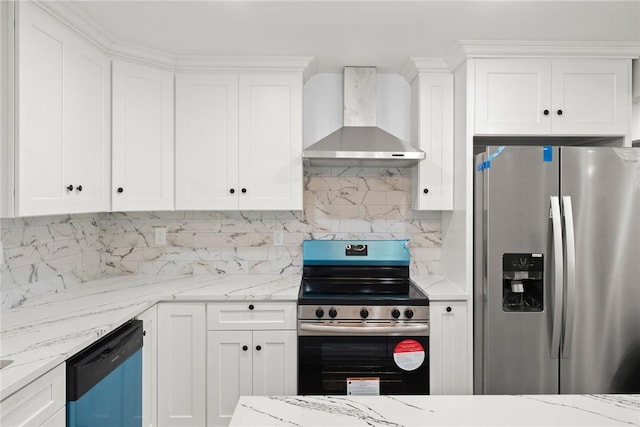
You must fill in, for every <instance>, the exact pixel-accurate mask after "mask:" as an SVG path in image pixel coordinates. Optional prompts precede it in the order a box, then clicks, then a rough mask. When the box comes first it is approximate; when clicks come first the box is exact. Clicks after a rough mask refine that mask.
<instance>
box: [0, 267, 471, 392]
mask: <svg viewBox="0 0 640 427" xmlns="http://www.w3.org/2000/svg"><path fill="white" fill-rule="evenodd" d="M412 279H413V280H414V281H415V282H416V284H418V285H419V286H420V287H421V288H422V289H423V290H424V291H425V292H426V293H427V295H428V296H429V297H430V298H433V299H434V300H436V299H441V300H451V299H466V295H465V294H464V292H462V291H461V290H460V288H459V287H457V286H456V285H455V284H453V283H451V282H449V281H448V280H446V279H445V278H443V277H441V276H416V277H412ZM299 287H300V276H298V275H292V276H284V277H283V276H279V275H258V274H256V275H229V276H216V275H201V276H143V275H132V276H117V277H110V278H105V279H100V280H95V281H91V282H86V283H82V284H78V285H75V286H72V287H70V288H68V289H67V290H65V291H64V292H60V293H51V294H46V295H41V296H37V297H33V298H31V299H28V300H27V301H25V302H24V303H23V304H22V305H20V306H18V307H15V308H12V309H9V310H3V311H2V313H1V314H0V360H6V359H8V360H13V363H12V364H11V365H9V366H7V367H5V368H3V369H1V370H0V400H2V399H4V398H6V397H8V396H9V395H11V394H13V393H14V392H16V391H17V390H19V389H20V388H22V387H24V386H25V385H27V384H28V383H30V382H31V381H33V380H35V379H36V378H38V377H39V376H41V375H43V374H45V373H46V372H48V371H49V370H51V369H53V368H55V367H56V366H58V365H59V364H60V363H63V362H64V361H65V360H66V359H68V358H69V357H70V356H72V355H74V354H75V353H77V352H78V351H80V350H82V349H83V348H85V347H87V346H88V345H90V344H92V343H94V342H95V341H97V340H98V339H99V338H101V337H102V336H104V335H106V334H107V333H109V332H111V331H112V330H114V329H116V328H117V327H118V326H120V325H122V324H123V323H125V322H127V321H128V320H130V319H132V318H134V317H135V316H137V315H139V314H140V313H142V312H143V311H145V310H146V309H148V308H149V307H151V306H153V305H154V304H156V303H157V302H160V301H202V302H207V301H249V300H251V301H297V299H298V292H299Z"/></svg>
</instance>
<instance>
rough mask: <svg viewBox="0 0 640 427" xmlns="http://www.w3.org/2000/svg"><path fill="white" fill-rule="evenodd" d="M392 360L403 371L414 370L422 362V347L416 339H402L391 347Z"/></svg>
mask: <svg viewBox="0 0 640 427" xmlns="http://www.w3.org/2000/svg"><path fill="white" fill-rule="evenodd" d="M393 360H394V361H395V362H396V365H398V367H399V368H400V369H402V370H403V371H415V370H416V369H418V368H419V367H420V366H422V363H423V362H424V347H422V344H420V343H419V342H418V341H416V340H410V339H408V340H402V341H400V342H399V343H398V344H396V347H395V348H394V349H393Z"/></svg>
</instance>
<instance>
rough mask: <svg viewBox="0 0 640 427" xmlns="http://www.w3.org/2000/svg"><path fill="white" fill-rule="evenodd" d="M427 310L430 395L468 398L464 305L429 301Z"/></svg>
mask: <svg viewBox="0 0 640 427" xmlns="http://www.w3.org/2000/svg"><path fill="white" fill-rule="evenodd" d="M429 310H430V311H429V313H430V315H429V319H430V324H431V332H430V336H429V348H430V352H429V375H430V385H431V394H470V393H471V382H470V381H469V378H468V377H469V375H470V373H469V369H468V366H469V365H468V363H467V359H468V357H469V356H470V355H468V354H467V353H468V349H469V347H468V343H467V338H468V334H467V329H468V328H467V303H466V302H465V301H431V303H430V305H429Z"/></svg>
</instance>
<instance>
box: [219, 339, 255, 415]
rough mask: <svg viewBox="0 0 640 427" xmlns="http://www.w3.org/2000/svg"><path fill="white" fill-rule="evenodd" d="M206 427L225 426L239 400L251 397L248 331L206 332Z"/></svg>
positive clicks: (250, 355) (250, 349)
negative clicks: (242, 397) (241, 397)
mask: <svg viewBox="0 0 640 427" xmlns="http://www.w3.org/2000/svg"><path fill="white" fill-rule="evenodd" d="M207 338H208V339H207V360H208V362H207V368H208V369H207V425H208V426H226V425H228V424H229V421H230V420H231V416H232V415H233V411H234V409H235V407H236V404H237V403H238V399H239V398H240V396H243V395H244V396H247V395H251V394H252V384H251V383H252V376H253V373H252V358H253V354H254V353H255V352H256V350H255V349H254V348H253V343H252V335H251V331H209V332H208V336H207Z"/></svg>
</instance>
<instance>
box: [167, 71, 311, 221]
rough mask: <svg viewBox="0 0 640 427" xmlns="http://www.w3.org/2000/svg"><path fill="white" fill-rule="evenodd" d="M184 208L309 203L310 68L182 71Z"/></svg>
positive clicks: (179, 160) (180, 185) (180, 187)
mask: <svg viewBox="0 0 640 427" xmlns="http://www.w3.org/2000/svg"><path fill="white" fill-rule="evenodd" d="M176 208H177V209H212V210H228V209H242V210H295V209H302V73H300V72H258V71H256V72H243V73H230V74H216V73H209V74H180V75H178V76H177V77H176Z"/></svg>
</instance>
